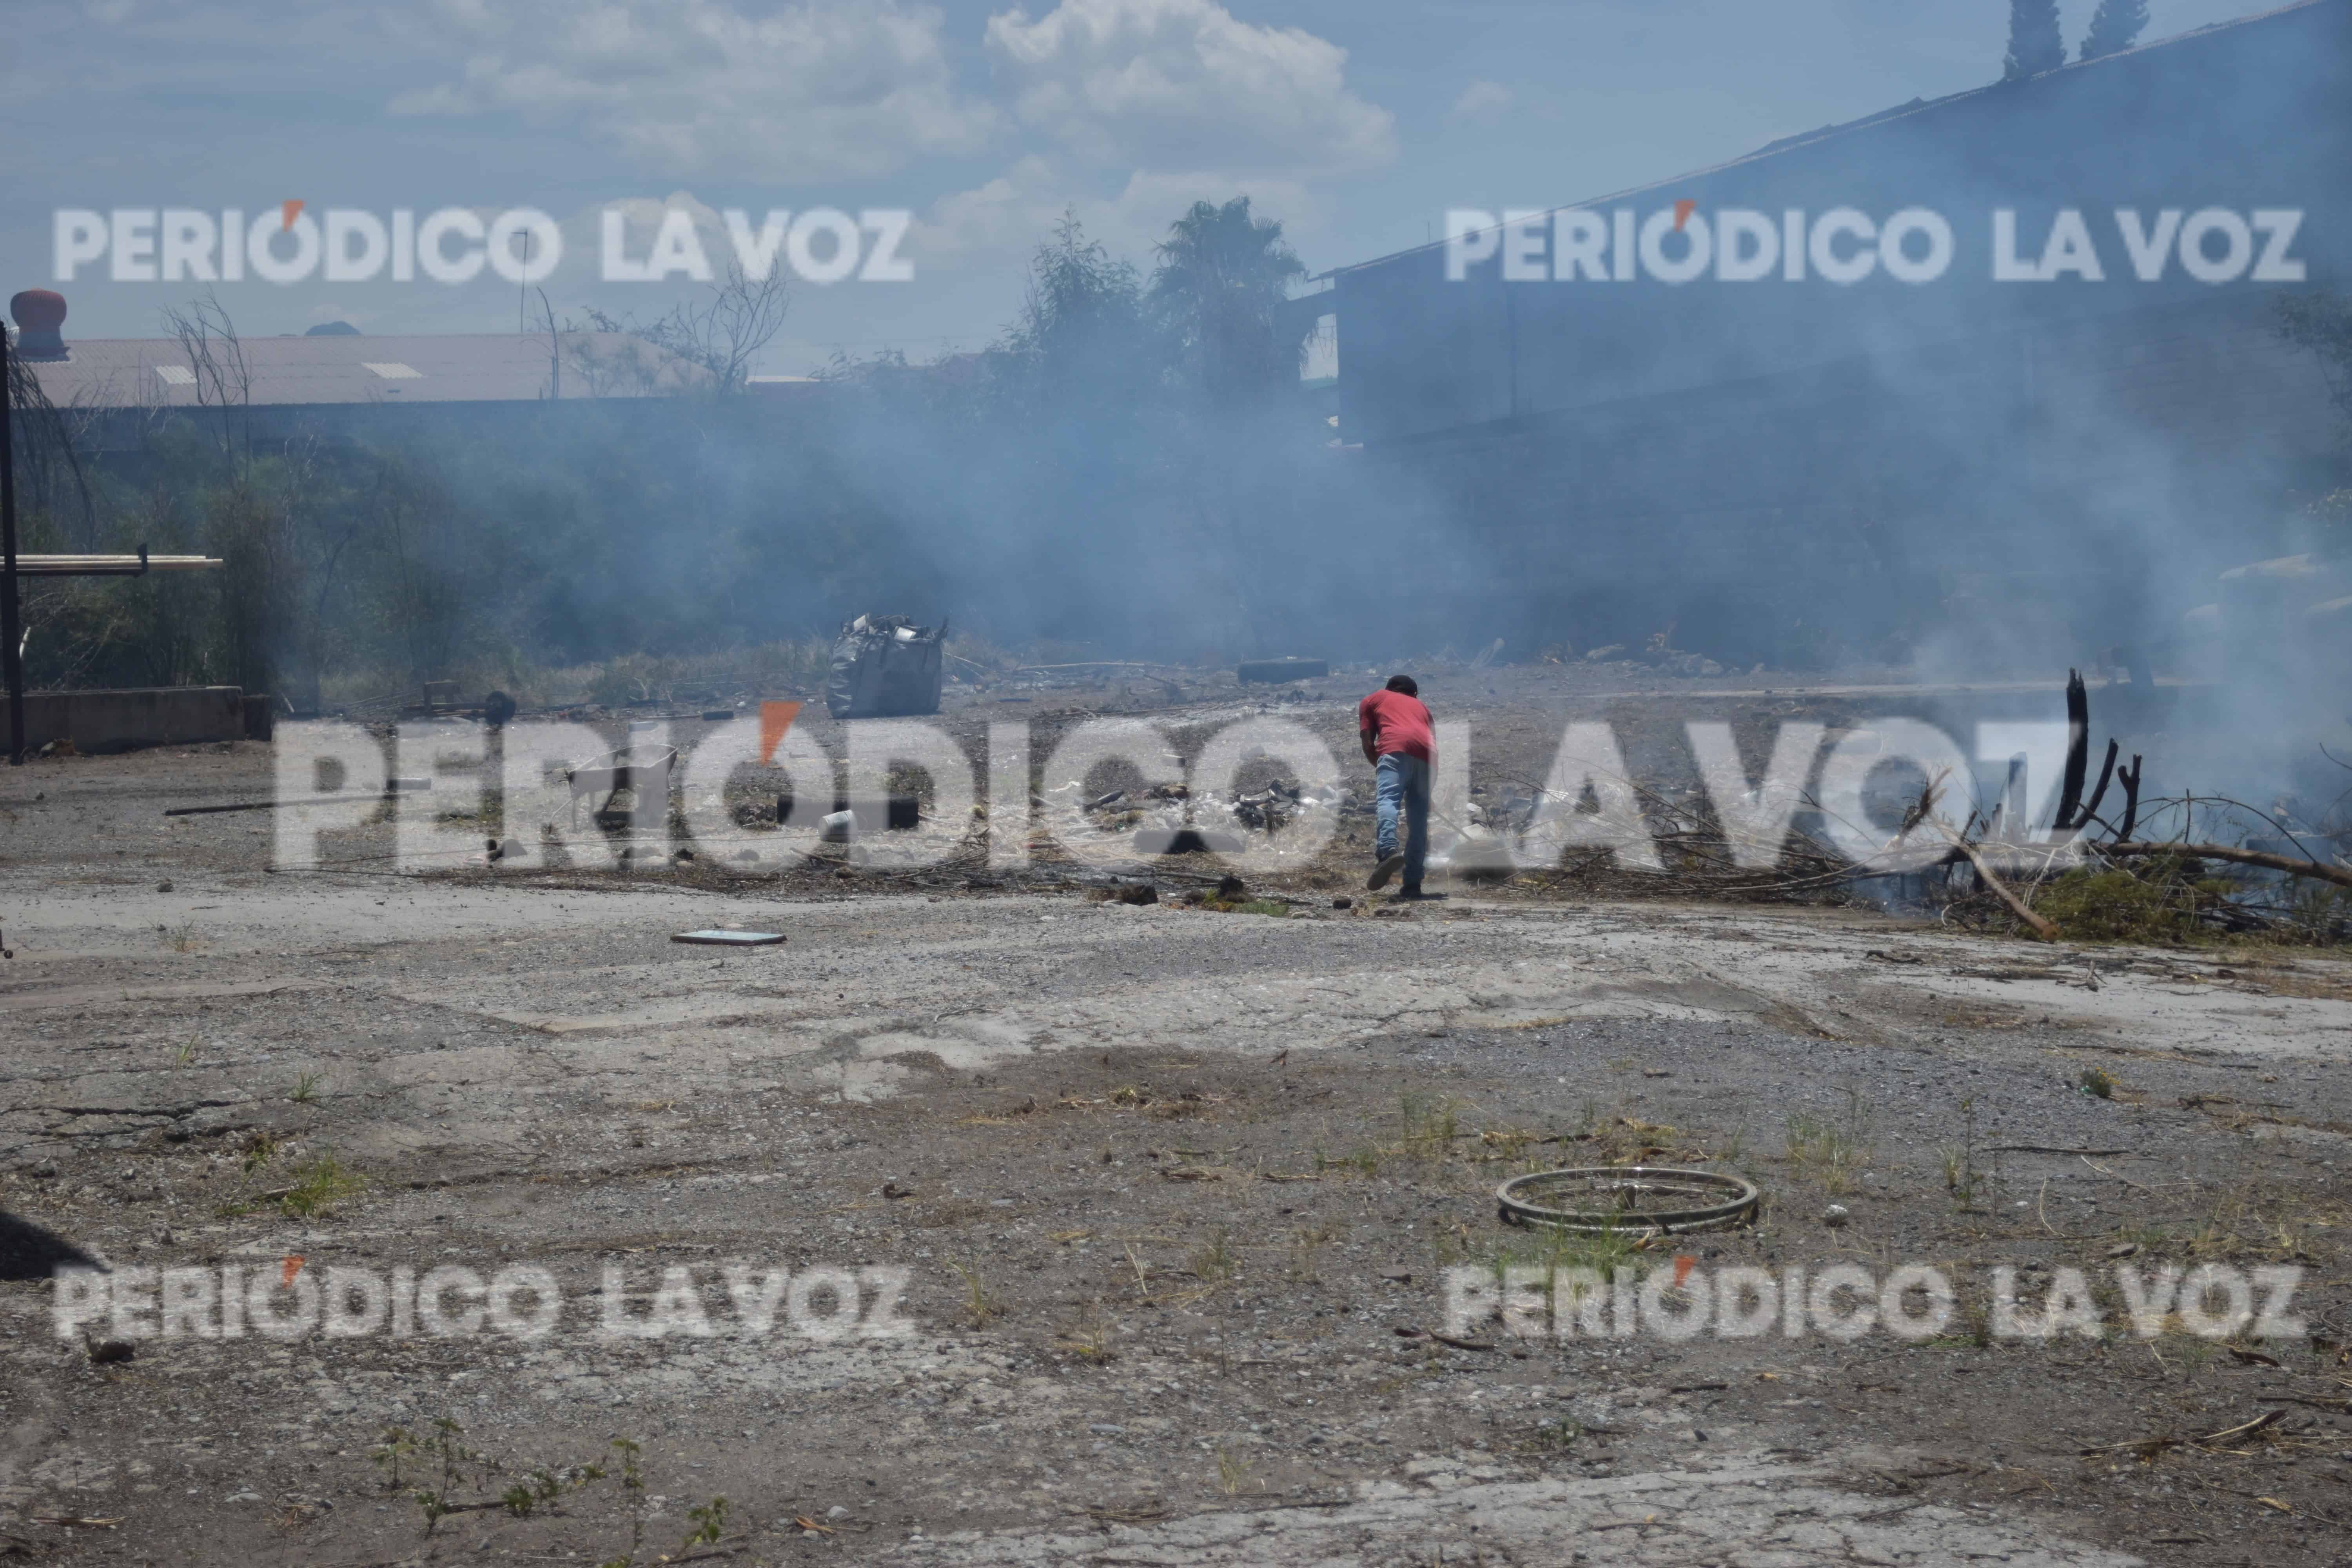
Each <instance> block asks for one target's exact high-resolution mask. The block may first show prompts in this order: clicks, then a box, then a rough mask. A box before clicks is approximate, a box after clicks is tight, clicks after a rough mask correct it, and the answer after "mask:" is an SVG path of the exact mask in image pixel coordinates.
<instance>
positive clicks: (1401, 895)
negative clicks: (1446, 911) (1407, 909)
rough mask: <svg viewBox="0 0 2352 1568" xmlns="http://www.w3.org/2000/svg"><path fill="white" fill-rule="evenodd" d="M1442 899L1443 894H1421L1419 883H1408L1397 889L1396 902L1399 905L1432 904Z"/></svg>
mask: <svg viewBox="0 0 2352 1568" xmlns="http://www.w3.org/2000/svg"><path fill="white" fill-rule="evenodd" d="M1444 897H1445V895H1444V893H1424V892H1423V891H1422V890H1421V884H1420V883H1419V882H1412V883H1408V884H1407V885H1406V886H1404V887H1402V888H1399V889H1397V902H1399V903H1401V904H1433V903H1436V902H1438V901H1439V900H1442V899H1444Z"/></svg>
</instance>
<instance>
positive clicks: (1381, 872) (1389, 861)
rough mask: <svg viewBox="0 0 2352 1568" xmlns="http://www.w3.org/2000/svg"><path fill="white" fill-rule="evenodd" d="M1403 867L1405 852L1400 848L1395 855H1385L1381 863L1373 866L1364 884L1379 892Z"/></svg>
mask: <svg viewBox="0 0 2352 1568" xmlns="http://www.w3.org/2000/svg"><path fill="white" fill-rule="evenodd" d="M1403 869H1404V852H1403V851H1402V850H1399V851H1398V852H1397V853H1396V854H1394V855H1388V856H1383V857H1382V858H1381V863H1380V864H1379V865H1377V866H1375V867H1373V868H1372V874H1371V875H1370V876H1369V877H1367V878H1365V879H1364V886H1365V887H1367V888H1369V889H1371V890H1372V891H1373V892H1376V893H1377V892H1379V891H1380V890H1381V889H1382V888H1385V887H1387V886H1388V885H1389V879H1390V878H1391V877H1393V876H1395V875H1396V874H1397V873H1398V872H1399V871H1402V870H1403Z"/></svg>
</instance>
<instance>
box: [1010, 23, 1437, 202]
mask: <svg viewBox="0 0 2352 1568" xmlns="http://www.w3.org/2000/svg"><path fill="white" fill-rule="evenodd" d="M987 47H988V52H989V55H990V58H992V60H993V61H994V62H995V64H996V66H997V68H998V69H999V71H1000V72H1001V73H1002V74H1003V76H1004V77H1005V78H1006V79H1008V80H1009V81H1010V83H1011V85H1012V87H1013V94H1014V98H1013V107H1014V110H1015V112H1016V113H1017V114H1018V115H1019V117H1020V119H1021V121H1022V122H1023V123H1024V124H1025V125H1029V126H1032V127H1034V128H1036V129H1038V130H1041V131H1043V132H1046V133H1047V134H1049V135H1051V136H1053V137H1054V138H1055V139H1056V140H1057V141H1059V142H1061V143H1062V144H1063V145H1064V146H1065V147H1066V149H1068V150H1069V151H1070V152H1071V153H1075V154H1076V155H1077V156H1078V157H1080V158H1083V159H1086V160H1087V161H1089V162H1093V163H1099V164H1109V165H1126V166H1128V167H1132V168H1146V169H1236V170H1249V171H1284V172H1288V173H1295V174H1334V173H1341V172H1345V171H1349V170H1358V169H1366V168H1371V167H1375V166H1378V165H1380V164H1382V163H1387V162H1388V161H1389V160H1390V159H1391V158H1392V157H1394V156H1395V153H1396V136H1395V122H1394V120H1393V118H1392V117H1391V115H1390V114H1389V112H1388V110H1384V109H1381V108H1380V107H1379V106H1377V105H1375V104H1371V103H1368V102H1366V101H1365V100H1362V99H1360V98H1358V97H1357V96H1356V95H1355V94H1354V93H1352V92H1350V91H1349V90H1348V87H1347V82H1346V79H1345V70H1344V68H1345V66H1346V64H1347V58H1348V52H1347V51H1346V50H1345V49H1343V48H1341V47H1339V46H1338V45H1336V44H1333V43H1330V42H1328V40H1326V39H1323V38H1318V37H1316V36H1315V35H1313V34H1312V33H1308V32H1305V31H1302V30H1301V29H1299V28H1297V27H1261V26H1254V25H1252V24H1250V23H1247V22H1243V21H1240V20H1238V19H1237V18H1235V17H1234V15H1233V14H1232V13H1231V12H1229V11H1227V10H1226V9H1225V8H1224V7H1223V5H1218V4H1217V3H1216V0H1062V4H1060V5H1057V6H1056V7H1055V9H1054V10H1052V11H1051V12H1048V13H1047V14H1046V15H1045V16H1042V17H1039V18H1038V19H1037V20H1035V21H1034V22H1033V21H1031V20H1030V19H1029V16H1028V14H1027V13H1026V12H1025V11H1019V10H1014V11H1008V12H1004V13H1003V14H1002V15H999V16H992V17H990V18H989V22H988V33H987Z"/></svg>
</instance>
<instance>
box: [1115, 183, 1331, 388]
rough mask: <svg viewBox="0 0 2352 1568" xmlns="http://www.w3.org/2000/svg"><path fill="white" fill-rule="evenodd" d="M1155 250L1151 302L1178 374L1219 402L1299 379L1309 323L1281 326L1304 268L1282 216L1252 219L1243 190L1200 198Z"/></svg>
mask: <svg viewBox="0 0 2352 1568" xmlns="http://www.w3.org/2000/svg"><path fill="white" fill-rule="evenodd" d="M1159 252H1160V268H1159V270H1158V271H1157V272H1155V273H1154V274H1153V275H1152V279H1151V294H1150V303H1151V305H1152V307H1153V308H1154V310H1156V311H1157V312H1158V313H1159V316H1160V321H1161V322H1162V324H1163V327H1164V330H1165V331H1167V333H1168V337H1169V348H1170V350H1171V354H1172V356H1173V359H1174V363H1175V369H1176V372H1177V374H1178V377H1179V378H1180V380H1181V381H1182V382H1183V383H1184V384H1187V385H1189V386H1190V387H1191V388H1192V389H1193V390H1195V391H1196V392H1198V393H1199V394H1201V395H1202V396H1204V397H1205V398H1206V399H1207V401H1208V402H1209V403H1210V404H1211V405H1213V406H1215V407H1221V408H1231V407H1234V406H1236V405H1243V404H1248V403H1253V402H1255V401H1256V400H1257V399H1258V398H1260V397H1262V396H1263V395H1265V394H1266V393H1268V392H1271V391H1274V390H1276V389H1278V388H1280V387H1283V386H1286V385H1291V384H1296V383H1297V379H1298V366H1299V361H1300V356H1301V355H1302V354H1303V353H1305V352H1306V344H1307V334H1308V332H1309V331H1312V323H1311V322H1310V323H1306V324H1304V325H1300V324H1296V323H1294V324H1291V325H1288V326H1286V325H1284V324H1283V321H1282V315H1281V306H1282V302H1283V300H1285V299H1286V298H1287V297H1288V294H1289V290H1290V282H1291V279H1294V278H1298V277H1302V276H1304V275H1305V273H1306V271H1307V268H1305V267H1304V266H1302V265H1301V264H1300V263H1299V260H1298V258H1297V255H1296V254H1295V253H1294V252H1293V251H1292V250H1291V248H1290V247H1288V246H1287V245H1285V244H1284V243H1283V242H1282V225H1281V224H1280V223H1278V222H1276V220H1275V219H1273V218H1262V217H1256V216H1252V214H1251V212H1250V202H1249V198H1248V197H1247V196H1235V197H1234V199H1233V200H1232V201H1229V202H1227V203H1225V205H1223V206H1219V205H1216V204H1214V203H1213V202H1205V201H1202V202H1194V203H1193V204H1192V209H1191V210H1190V211H1188V212H1187V213H1185V215H1184V216H1182V217H1180V218H1178V219H1177V220H1176V221H1175V222H1174V223H1173V224H1171V225H1170V226H1169V228H1168V238H1167V240H1166V241H1165V242H1164V243H1162V244H1161V245H1160V247H1159Z"/></svg>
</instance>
